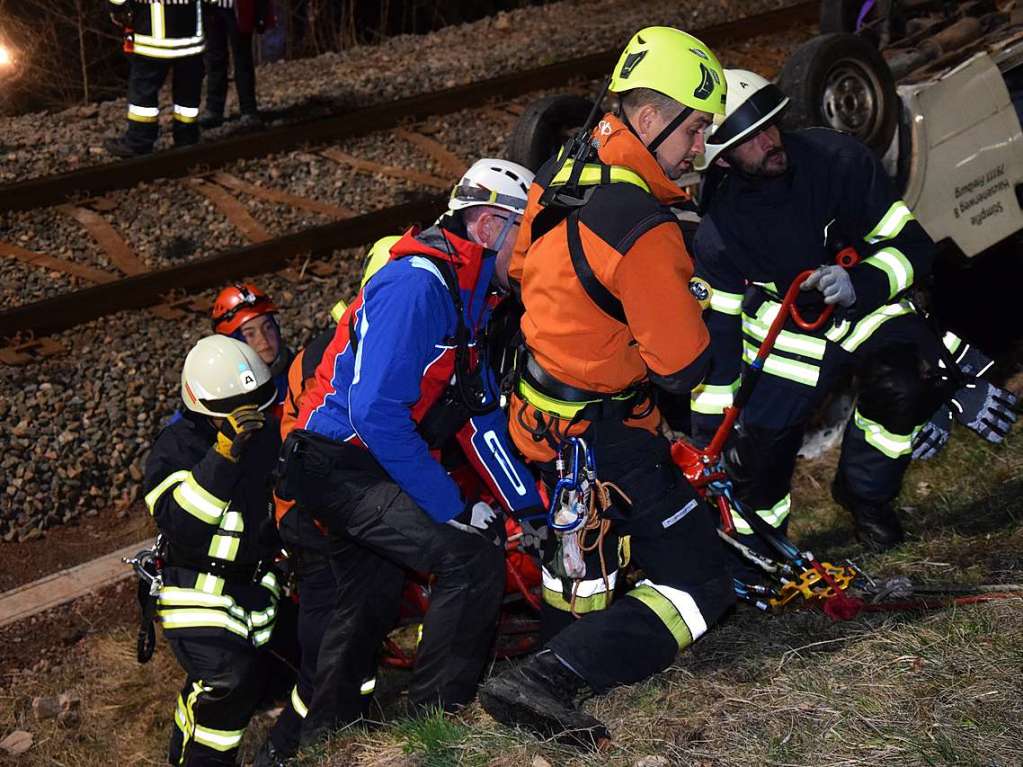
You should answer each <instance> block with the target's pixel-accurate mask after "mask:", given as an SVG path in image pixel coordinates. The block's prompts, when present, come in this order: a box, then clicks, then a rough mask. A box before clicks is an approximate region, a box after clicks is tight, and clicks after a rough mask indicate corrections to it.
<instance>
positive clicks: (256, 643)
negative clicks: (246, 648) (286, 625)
mask: <svg viewBox="0 0 1023 767" xmlns="http://www.w3.org/2000/svg"><path fill="white" fill-rule="evenodd" d="M272 635H273V626H271V627H270V628H267V629H263V630H262V631H257V632H256V633H255V634H253V635H252V646H253V647H262V646H263V645H265V644H266V643H267V642H269V641H270V637H271V636H272Z"/></svg>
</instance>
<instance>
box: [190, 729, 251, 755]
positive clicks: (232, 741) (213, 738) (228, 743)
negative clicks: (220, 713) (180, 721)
mask: <svg viewBox="0 0 1023 767" xmlns="http://www.w3.org/2000/svg"><path fill="white" fill-rule="evenodd" d="M243 734H245V730H215V729H213V728H212V727H203V726H202V725H201V724H196V725H195V742H196V743H202V745H204V746H206V747H208V748H212V749H213V750H214V751H231V750H232V749H235V748H238V746H239V745H240V744H241V742H242V735H243Z"/></svg>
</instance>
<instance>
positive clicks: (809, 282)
mask: <svg viewBox="0 0 1023 767" xmlns="http://www.w3.org/2000/svg"><path fill="white" fill-rule="evenodd" d="M800 290H819V291H820V292H821V293H823V294H824V303H826V304H838V305H839V306H845V307H849V306H852V305H853V304H854V303H856V291H855V290H854V289H853V284H852V279H851V278H850V277H849V272H847V271H846V270H845V269H844V268H843V267H841V266H839V265H838V264H831V265H830V266H822V267H819V268H818V269H816V270H815V271H814V273H813V274H811V275H810V276H809V277H807V278H806V279H805V280H804V281H803V284H802V285H800Z"/></svg>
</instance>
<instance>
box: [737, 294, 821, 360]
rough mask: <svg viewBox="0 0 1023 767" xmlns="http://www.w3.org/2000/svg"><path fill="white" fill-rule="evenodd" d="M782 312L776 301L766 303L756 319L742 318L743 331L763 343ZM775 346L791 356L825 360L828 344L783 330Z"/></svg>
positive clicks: (811, 337)
mask: <svg viewBox="0 0 1023 767" xmlns="http://www.w3.org/2000/svg"><path fill="white" fill-rule="evenodd" d="M780 310H781V304H779V303H775V302H774V301H767V302H765V303H764V304H763V305H762V306H761V307H760V308H759V309H758V310H757V316H756V317H750V316H748V315H744V316H743V318H742V329H743V330H745V331H746V332H747V333H749V334H750V335H751V336H753V337H754V338H755V339H757V341H760V342H763V340H764V339H765V338H767V331H768V330H769V329H770V326H771V323H772V322H774V319H775V317H777V316H778V312H779V311H780ZM774 346H775V348H776V349H779V350H781V351H783V352H788V353H789V354H801V355H803V356H804V357H811V358H813V359H815V360H822V359H824V352H825V351H827V348H828V344H827V341H825V340H824V339H823V338H817V337H816V336H811V335H808V334H806V333H795V332H792V331H790V330H783V331H781V333H779V334H778V337H777V338H776V339H775V342H774Z"/></svg>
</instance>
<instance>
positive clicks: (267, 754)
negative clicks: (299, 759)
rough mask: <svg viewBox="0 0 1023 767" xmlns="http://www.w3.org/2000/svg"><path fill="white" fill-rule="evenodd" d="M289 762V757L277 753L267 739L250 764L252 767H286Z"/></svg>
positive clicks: (271, 742) (270, 741)
mask: <svg viewBox="0 0 1023 767" xmlns="http://www.w3.org/2000/svg"><path fill="white" fill-rule="evenodd" d="M290 761H291V759H290V756H286V755H285V754H283V753H281V752H280V751H278V750H277V749H276V748H275V747H274V744H273V741H272V740H270V738H269V737H268V738H267V739H266V742H264V743H263V747H262V748H260V749H259V752H258V753H257V754H256V761H254V762H253V763H252V767H286V765H287V764H288V762H290Z"/></svg>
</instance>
